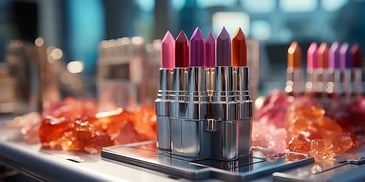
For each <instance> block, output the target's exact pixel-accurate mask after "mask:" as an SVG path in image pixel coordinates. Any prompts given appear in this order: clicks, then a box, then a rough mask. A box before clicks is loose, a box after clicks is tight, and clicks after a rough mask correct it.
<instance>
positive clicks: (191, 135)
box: [172, 67, 211, 159]
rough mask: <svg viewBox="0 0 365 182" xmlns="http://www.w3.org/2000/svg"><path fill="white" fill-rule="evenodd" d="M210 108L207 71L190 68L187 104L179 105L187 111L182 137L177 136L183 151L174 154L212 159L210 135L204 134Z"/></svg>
mask: <svg viewBox="0 0 365 182" xmlns="http://www.w3.org/2000/svg"><path fill="white" fill-rule="evenodd" d="M208 106H209V96H208V92H207V86H206V69H205V68H203V67H190V68H189V70H188V92H187V93H186V95H185V102H184V103H180V104H179V107H180V108H179V109H181V107H183V108H184V109H186V110H185V112H186V113H185V118H180V121H181V133H182V135H181V136H177V138H180V139H181V148H180V149H181V150H173V151H172V153H173V154H177V155H181V156H184V157H189V158H194V159H206V158H209V157H210V152H211V151H210V138H209V135H210V133H205V132H204V124H205V121H206V116H207V115H208ZM173 136H174V134H173ZM174 139H175V138H173V140H174Z"/></svg>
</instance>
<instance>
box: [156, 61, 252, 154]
mask: <svg viewBox="0 0 365 182" xmlns="http://www.w3.org/2000/svg"><path fill="white" fill-rule="evenodd" d="M242 70H243V71H242V73H246V75H247V73H248V68H247V67H245V68H244V69H242ZM237 71H238V69H236V70H234V69H233V67H216V68H215V73H216V74H215V80H216V83H215V84H214V85H215V89H214V91H213V92H212V95H208V91H207V88H206V86H205V83H209V81H207V77H206V75H207V74H206V73H207V70H206V69H204V68H200V67H192V68H189V69H188V70H187V69H181V68H178V69H175V70H174V73H173V78H174V79H173V82H174V83H173V85H174V87H175V88H176V87H180V88H181V87H185V88H186V86H187V88H188V89H187V90H183V89H180V90H183V91H174V92H171V93H170V96H169V98H170V99H169V101H167V100H165V102H160V101H158V100H157V102H156V110H157V117H158V141H157V142H158V148H159V149H160V150H165V151H167V152H171V154H172V155H176V156H179V157H186V158H191V159H195V160H202V159H211V160H222V161H231V160H236V159H238V158H239V156H244V155H249V153H250V152H249V151H250V138H251V137H250V136H251V115H252V101H251V99H250V96H249V94H248V91H247V90H244V91H242V92H238V91H235V90H234V88H235V87H234V85H238V79H234V76H237V75H241V74H242V73H240V74H239V73H236V72H237ZM162 74H164V73H162ZM161 76H162V77H165V75H161ZM186 78H187V79H186ZM242 79H244V80H245V81H244V82H245V83H247V77H244V78H242ZM177 82H178V83H177ZM181 82H183V83H181ZM184 82H185V83H188V84H187V85H184ZM178 84H179V85H178ZM245 88H247V86H246V87H245ZM168 105H169V106H168ZM168 108H169V110H168ZM164 112H165V113H164ZM166 112H168V113H167V114H166Z"/></svg>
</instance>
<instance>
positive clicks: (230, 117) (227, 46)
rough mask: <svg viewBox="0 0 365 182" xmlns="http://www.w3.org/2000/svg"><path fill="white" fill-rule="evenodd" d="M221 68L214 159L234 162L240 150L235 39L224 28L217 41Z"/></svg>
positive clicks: (216, 97)
mask: <svg viewBox="0 0 365 182" xmlns="http://www.w3.org/2000/svg"><path fill="white" fill-rule="evenodd" d="M216 43H217V49H216V51H217V66H216V67H215V71H214V74H215V75H214V81H215V85H214V89H213V96H212V103H211V106H212V113H211V114H212V116H213V118H214V119H213V120H210V122H214V124H216V125H217V127H216V128H217V131H216V132H217V133H216V135H214V136H213V139H212V141H214V142H215V143H216V144H215V145H212V147H213V148H212V157H213V158H215V159H218V160H233V159H236V158H237V157H238V150H237V142H238V140H237V136H238V135H237V104H236V102H235V94H234V91H233V67H232V66H231V39H230V36H229V34H228V32H227V30H226V29H225V28H224V27H223V29H222V31H221V32H220V34H219V35H218V37H217V41H216ZM208 122H209V121H208Z"/></svg>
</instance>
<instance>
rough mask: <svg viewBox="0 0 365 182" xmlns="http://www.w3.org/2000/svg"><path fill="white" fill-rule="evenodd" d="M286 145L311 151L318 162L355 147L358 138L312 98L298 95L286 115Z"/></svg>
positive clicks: (300, 150) (296, 150)
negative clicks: (326, 112) (327, 114)
mask: <svg viewBox="0 0 365 182" xmlns="http://www.w3.org/2000/svg"><path fill="white" fill-rule="evenodd" d="M286 127H287V131H288V135H287V148H288V149H289V150H290V151H294V152H303V153H308V154H310V155H311V156H313V157H314V158H315V160H316V161H323V160H332V159H334V157H335V156H336V155H337V154H342V153H344V152H346V151H347V150H349V149H351V148H352V147H354V144H355V143H356V141H355V140H354V138H353V137H352V134H351V132H349V131H346V130H345V129H344V128H342V127H341V125H339V124H338V123H337V122H336V121H334V120H333V119H331V118H329V117H327V116H325V110H324V109H323V108H321V107H320V106H319V105H317V104H315V103H314V102H313V101H311V100H310V98H302V99H298V98H296V99H295V100H294V101H293V103H292V104H291V105H290V107H289V108H288V113H287V117H286Z"/></svg>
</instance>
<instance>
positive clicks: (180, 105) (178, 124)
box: [169, 68, 188, 155]
mask: <svg viewBox="0 0 365 182" xmlns="http://www.w3.org/2000/svg"><path fill="white" fill-rule="evenodd" d="M187 80H188V71H187V69H186V68H175V69H174V71H173V81H172V82H173V89H172V91H171V92H170V113H169V117H170V122H171V153H172V154H178V155H184V150H186V148H184V147H183V137H184V135H185V134H184V133H183V132H182V124H183V122H184V121H183V120H184V119H185V118H186V110H187V103H186V102H185V96H186V93H187V90H186V88H187Z"/></svg>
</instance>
